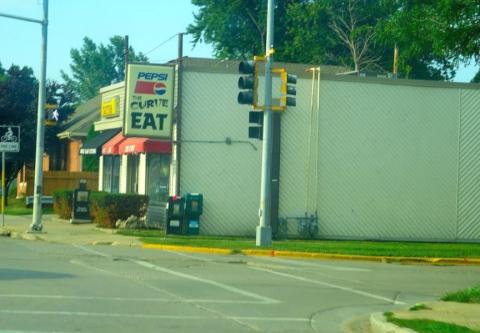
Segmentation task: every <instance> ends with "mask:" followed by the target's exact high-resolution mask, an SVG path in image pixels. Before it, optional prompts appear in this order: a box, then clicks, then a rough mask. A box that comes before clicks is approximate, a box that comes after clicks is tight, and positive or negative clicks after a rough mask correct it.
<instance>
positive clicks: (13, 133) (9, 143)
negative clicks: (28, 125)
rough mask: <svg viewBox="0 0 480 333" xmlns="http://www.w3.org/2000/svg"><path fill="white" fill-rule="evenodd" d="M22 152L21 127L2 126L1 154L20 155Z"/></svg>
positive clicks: (0, 133)
mask: <svg viewBox="0 0 480 333" xmlns="http://www.w3.org/2000/svg"><path fill="white" fill-rule="evenodd" d="M19 151H20V126H8V125H7V126H4V125H0V152H2V153H18V152H19Z"/></svg>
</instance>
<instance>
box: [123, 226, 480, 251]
mask: <svg viewBox="0 0 480 333" xmlns="http://www.w3.org/2000/svg"><path fill="white" fill-rule="evenodd" d="M118 233H119V234H121V235H128V236H136V237H140V240H141V241H142V242H143V243H148V244H165V245H179V246H182V245H183V246H199V247H211V248H226V249H231V250H233V251H237V250H243V249H256V248H257V247H256V246H255V239H254V238H248V237H243V238H242V237H226V236H188V235H185V236H183V235H182V236H180V235H165V233H164V232H163V231H159V230H119V231H118ZM266 249H273V250H278V251H282V250H283V251H295V252H313V253H328V254H344V255H363V256H382V257H423V258H480V244H479V243H471V244H470V243H419V242H415V243H414V242H386V241H385V242H380V241H333V240H285V241H273V244H272V246H271V247H267V248H266Z"/></svg>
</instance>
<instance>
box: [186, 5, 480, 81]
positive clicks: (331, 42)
mask: <svg viewBox="0 0 480 333" xmlns="http://www.w3.org/2000/svg"><path fill="white" fill-rule="evenodd" d="M192 3H193V4H194V5H196V6H198V12H197V14H195V20H194V22H193V24H191V25H190V26H189V27H188V29H187V31H188V32H189V33H191V34H192V36H193V40H194V42H195V43H196V42H198V41H200V40H202V41H204V42H206V43H209V44H212V45H213V47H214V50H215V55H216V56H217V57H219V58H245V57H251V56H252V55H254V54H262V53H263V52H264V51H263V50H264V45H263V41H264V40H265V17H266V1H261V0H236V1H227V0H192ZM479 7H480V5H479V4H478V1H476V0H462V1H460V0H442V1H437V0H281V1H277V5H276V8H275V38H274V40H275V49H276V53H275V59H276V60H279V61H290V62H302V63H320V64H329V65H346V66H349V67H351V68H352V69H354V70H357V71H358V70H363V69H375V70H377V71H378V70H380V71H391V69H392V63H393V50H394V47H395V45H397V46H398V48H399V50H400V53H399V70H400V72H401V76H403V77H409V78H420V79H437V80H442V79H451V78H452V77H454V76H455V69H456V68H457V67H458V64H459V62H460V61H464V60H465V59H467V58H469V57H474V58H475V59H476V60H478V57H479V48H480V29H478V24H477V22H478V13H479V11H480V9H479Z"/></svg>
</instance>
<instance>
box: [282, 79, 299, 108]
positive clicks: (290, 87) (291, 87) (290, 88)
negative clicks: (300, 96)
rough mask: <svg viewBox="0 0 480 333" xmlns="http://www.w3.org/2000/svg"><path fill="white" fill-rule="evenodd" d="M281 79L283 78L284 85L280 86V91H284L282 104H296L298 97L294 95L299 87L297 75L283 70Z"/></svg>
mask: <svg viewBox="0 0 480 333" xmlns="http://www.w3.org/2000/svg"><path fill="white" fill-rule="evenodd" d="M280 79H281V80H282V85H281V87H280V92H281V93H282V97H281V101H282V103H281V104H282V105H284V106H296V105H297V99H296V98H295V97H293V96H296V95H297V89H296V88H295V84H297V76H296V75H292V74H288V73H287V72H286V71H283V72H282V73H281V74H280Z"/></svg>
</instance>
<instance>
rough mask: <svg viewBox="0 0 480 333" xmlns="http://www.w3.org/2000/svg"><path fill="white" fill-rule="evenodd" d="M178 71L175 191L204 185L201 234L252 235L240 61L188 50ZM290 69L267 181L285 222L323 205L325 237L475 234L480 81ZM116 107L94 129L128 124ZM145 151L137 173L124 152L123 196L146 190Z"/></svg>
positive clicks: (253, 196) (255, 202)
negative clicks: (290, 88)
mask: <svg viewBox="0 0 480 333" xmlns="http://www.w3.org/2000/svg"><path fill="white" fill-rule="evenodd" d="M180 68H181V69H180V74H179V80H178V90H177V93H178V99H177V103H176V104H177V111H178V118H177V120H178V126H179V129H180V131H178V132H179V133H178V135H179V137H178V138H177V130H176V126H174V137H173V139H172V142H173V148H172V153H171V154H170V153H166V156H168V157H165V161H168V162H171V163H169V165H170V168H169V171H170V172H169V175H168V178H169V182H168V191H169V193H170V194H174V193H175V192H178V193H186V192H199V193H203V195H204V214H203V216H202V220H201V221H202V222H201V227H200V230H201V231H200V232H201V233H203V234H222V235H254V233H255V227H256V225H257V224H258V207H259V192H260V167H261V165H260V163H261V162H260V161H261V142H260V141H258V140H249V139H247V132H248V131H247V130H248V111H249V107H247V106H242V105H239V104H237V101H236V95H237V93H238V88H237V80H238V77H239V74H238V72H237V71H238V62H234V61H217V60H206V59H188V58H185V59H183V60H182V63H181V66H180ZM286 68H287V70H288V71H289V72H290V73H293V74H297V75H298V76H299V80H298V83H297V106H296V107H291V108H290V107H289V109H288V110H287V111H286V112H285V113H284V114H282V115H281V125H280V126H279V130H280V146H279V160H280V163H279V177H278V179H273V180H272V184H273V185H274V186H277V188H279V195H278V216H279V217H280V218H285V217H301V216H304V215H305V213H307V214H308V215H310V214H315V212H316V213H317V216H318V221H319V232H318V236H319V237H324V238H352V239H399V240H401V239H407V240H449V241H478V240H480V134H479V133H480V90H479V86H478V85H472V84H457V83H444V82H427V81H411V80H393V79H387V78H368V77H350V76H348V77H346V76H338V75H333V74H328V73H323V71H322V75H321V76H320V79H319V76H318V75H317V74H316V73H317V72H315V73H312V72H311V71H308V66H306V65H305V66H301V65H286ZM321 70H322V69H321ZM274 87H275V85H274ZM122 91H123V90H122V85H121V84H118V85H115V86H111V87H107V88H105V89H103V90H102V96H108V94H110V93H113V94H114V95H115V94H117V95H119V97H118V99H119V100H120V101H121V100H122V98H123V97H122ZM102 98H104V97H102ZM105 98H107V97H105ZM118 105H119V109H118V117H117V119H114V118H104V119H102V120H101V121H100V122H98V123H96V130H104V129H107V128H112V126H117V125H116V124H118V125H119V126H117V127H119V128H120V127H121V124H122V121H121V119H120V118H121V115H122V105H123V103H121V102H120V103H118ZM112 124H113V125H112ZM177 147H180V148H181V149H180V157H179V159H178V160H177V158H176V150H177ZM138 155H139V157H138V162H137V163H138V172H137V173H136V175H135V173H131V174H132V175H133V176H128V175H129V165H130V164H131V163H130V164H129V160H128V158H129V157H128V156H126V155H121V158H120V160H121V162H120V171H119V191H120V192H126V191H128V190H129V186H130V190H132V191H138V192H139V193H147V192H148V191H146V186H147V184H148V183H151V179H152V178H148V177H147V175H146V174H147V173H148V167H147V164H148V153H146V154H143V155H142V153H139V154H138ZM102 160H103V162H102V163H101V165H103V168H105V162H104V161H105V157H102ZM165 163H167V162H165ZM165 165H166V164H165ZM165 165H164V166H163V170H166V169H165ZM164 173H165V172H164ZM100 174H101V176H100V183H101V184H103V180H102V174H104V170H102V169H101V171H100ZM164 176H165V175H164ZM129 177H130V178H129ZM132 177H133V178H135V177H136V179H137V182H138V185H137V187H136V188H132V187H131V185H128V182H129V181H128V179H133V178H132ZM177 177H178V178H179V189H177V185H176V184H177ZM101 186H103V185H101ZM289 232H290V233H295V232H296V228H295V226H290V229H289Z"/></svg>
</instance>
